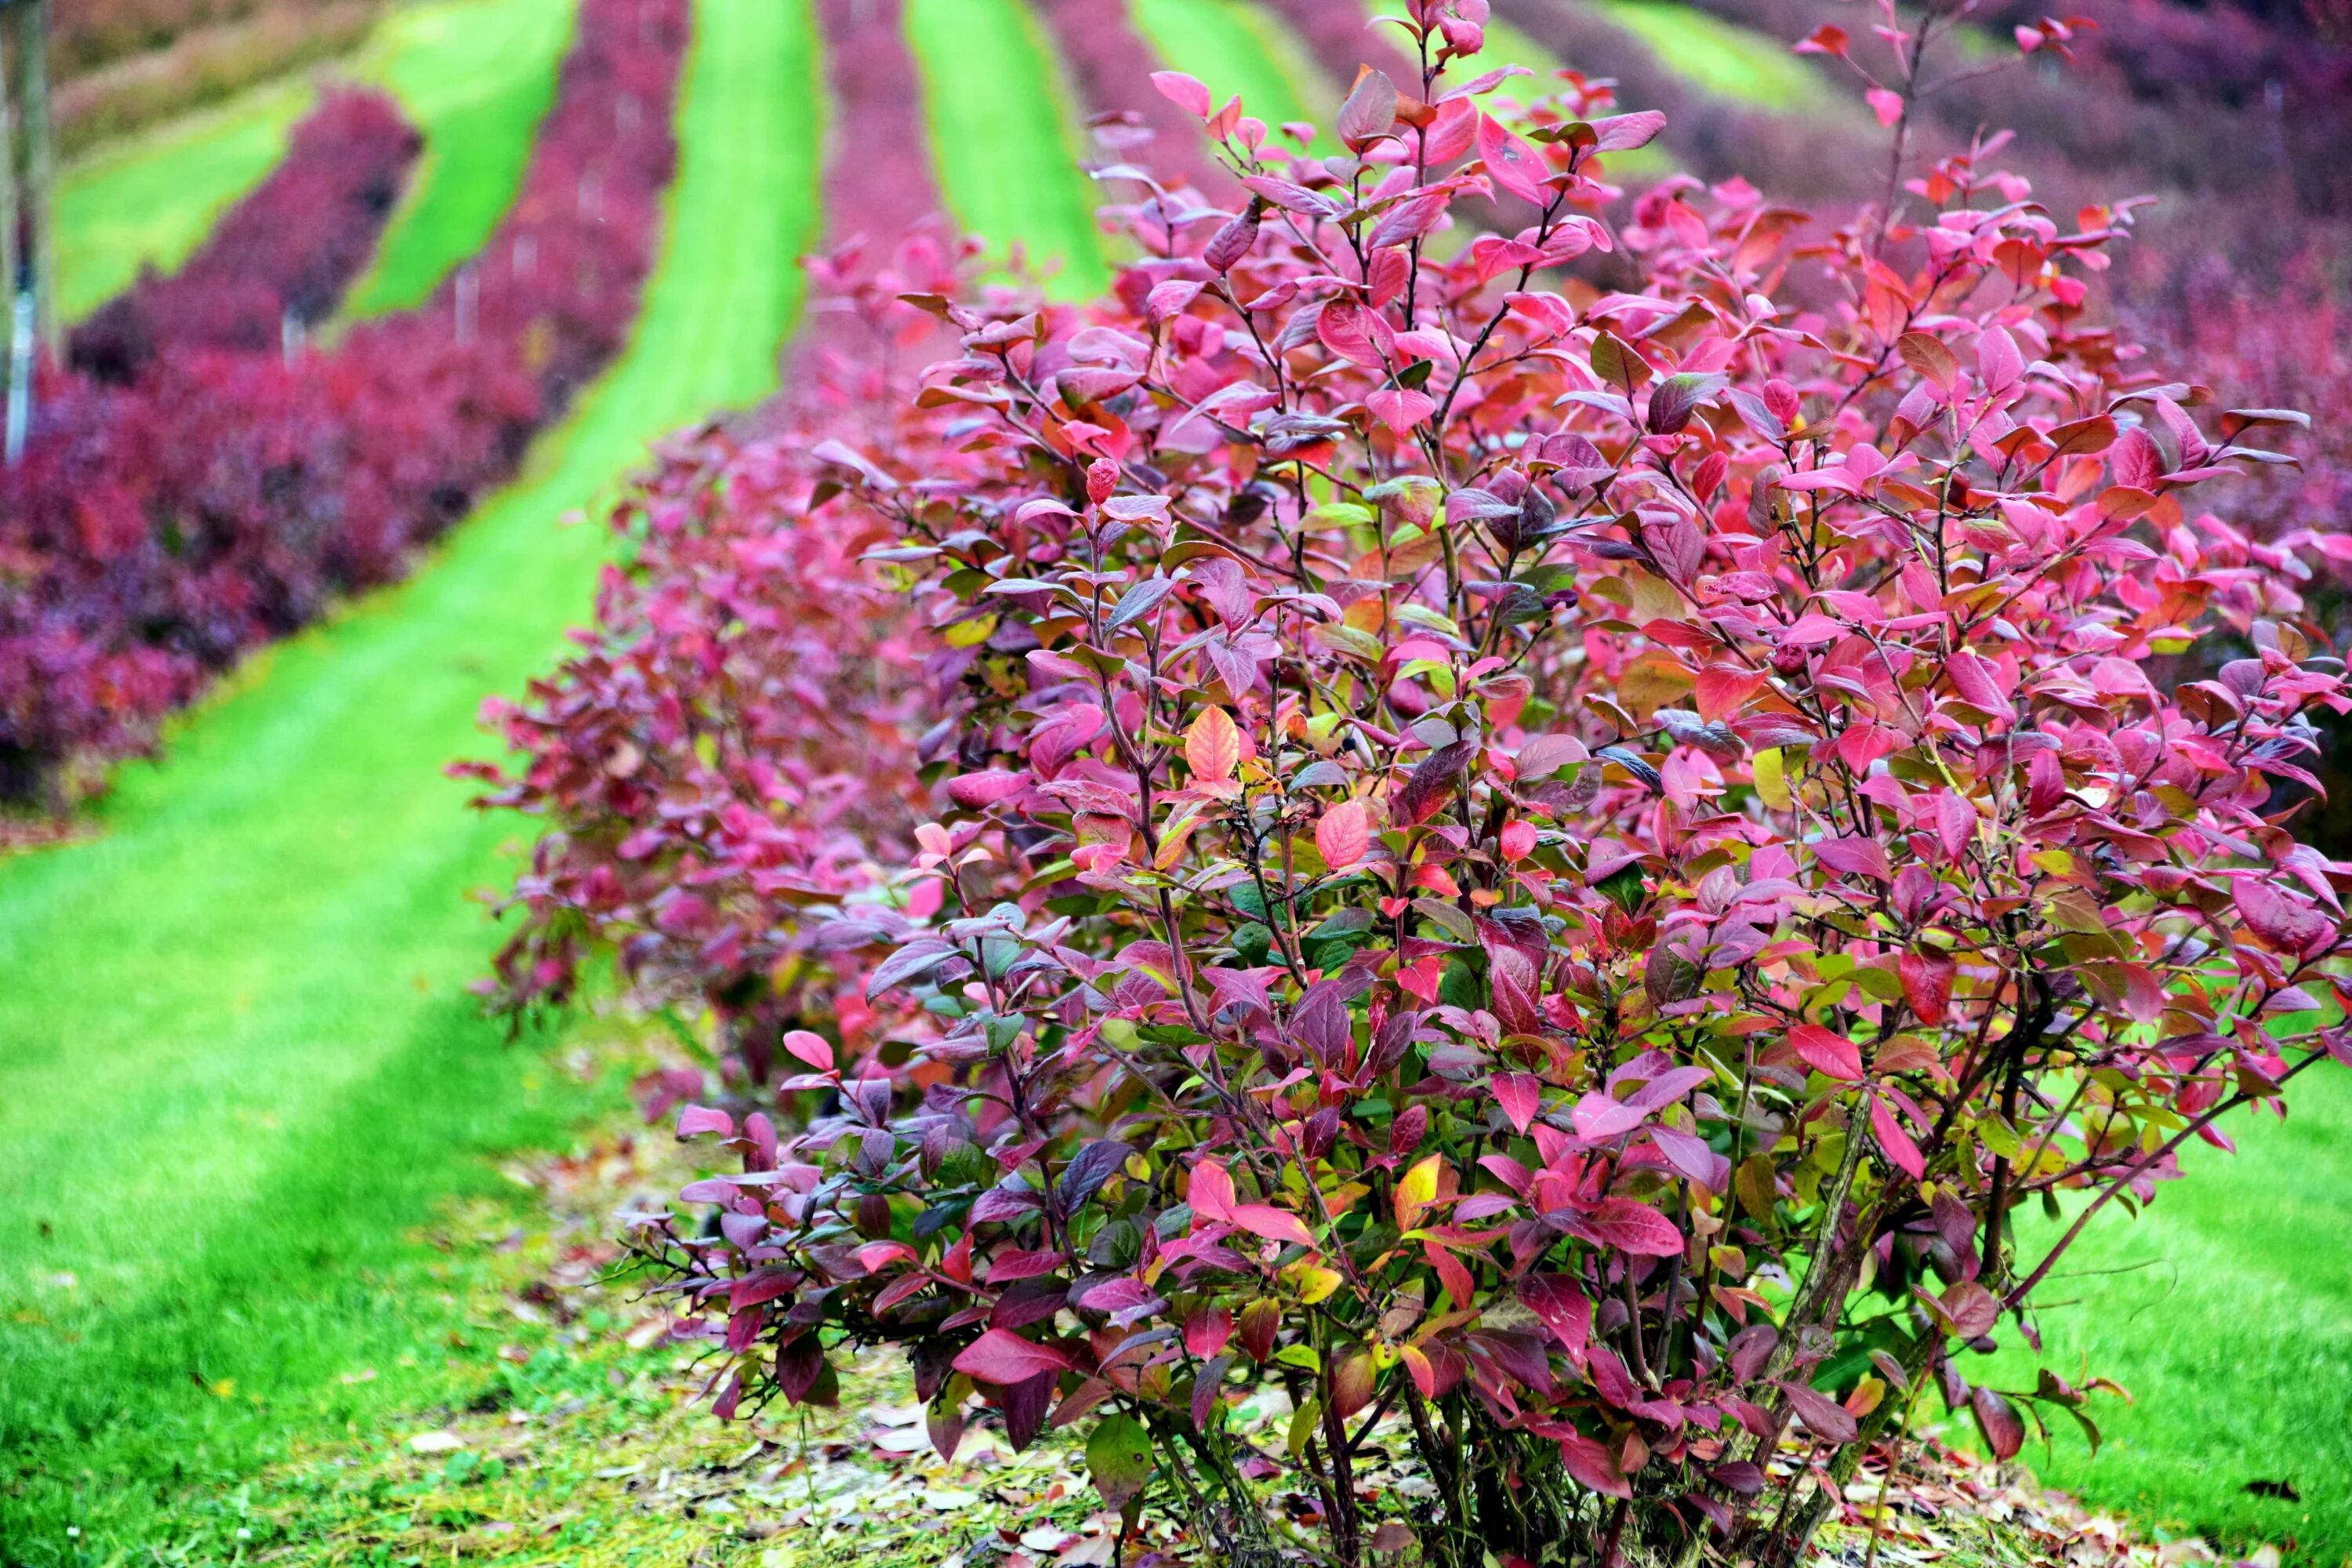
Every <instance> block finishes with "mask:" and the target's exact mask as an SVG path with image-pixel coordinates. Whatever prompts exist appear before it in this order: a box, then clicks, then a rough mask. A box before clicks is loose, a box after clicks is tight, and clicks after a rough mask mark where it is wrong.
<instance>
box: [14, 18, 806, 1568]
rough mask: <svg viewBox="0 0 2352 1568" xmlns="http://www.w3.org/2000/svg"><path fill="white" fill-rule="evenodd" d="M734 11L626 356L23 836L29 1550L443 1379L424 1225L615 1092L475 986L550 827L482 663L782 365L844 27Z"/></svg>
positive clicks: (21, 1194)
mask: <svg viewBox="0 0 2352 1568" xmlns="http://www.w3.org/2000/svg"><path fill="white" fill-rule="evenodd" d="M696 29H697V32H696V41H695V46H694V52H693V55H692V57H691V60H690V62H689V65H688V84H687V91H686V96H685V99H684V102H683V104H682V107H681V110H680V139H681V143H682V159H681V164H680V171H679V177H678V184H677V187H676V188H675V189H674V190H673V192H672V194H671V203H670V221H669V226H668V234H667V246H666V248H665V252H664V259H663V263H662V266H661V268H660V270H659V271H658V272H657V273H656V277H655V279H654V280H653V282H652V284H651V285H650V287H649V289H648V292H647V297H646V310H645V314H644V317H643V319H642V321H641V322H640V324H639V327H638V331H637V333H636V336H635V340H634V342H633V343H632V346H631V348H630V349H629V351H628V352H627V353H626V354H625V357H624V359H623V360H622V361H621V363H619V364H617V365H616V366H615V367H614V369H613V370H612V371H611V372H610V373H609V374H607V375H606V376H605V378H604V380H603V381H602V382H601V383H600V384H599V385H598V386H597V387H596V388H595V389H593V391H592V392H591V393H590V395H587V396H586V397H584V398H583V400H582V402H581V404H580V405H579V406H578V408H577V409H576V411H575V412H574V414H573V415H572V417H571V418H570V419H569V420H568V421H567V422H566V423H565V424H564V425H563V426H561V427H560V428H559V429H558V430H557V431H555V432H553V433H551V435H550V437H548V438H546V439H545V440H544V441H543V442H542V443H541V447H540V449H539V450H538V451H537V452H536V453H535V454H534V456H533V458H532V460H531V462H530V466H529V468H528V469H527V471H526V473H525V475H524V477H523V478H522V479H520V481H519V482H518V483H517V484H515V485H514V486H512V487H510V488H509V489H508V490H507V491H506V492H504V493H503V494H502V495H501V496H500V497H499V498H497V499H495V500H492V501H491V502H490V503H489V504H488V505H487V506H485V507H484V508H483V509H482V510H481V511H480V512H479V513H478V515H477V516H475V517H474V518H473V519H472V520H470V521H468V522H467V523H466V524H465V525H463V526H462V527H461V528H459V529H458V530H457V531H455V532H454V533H453V535H452V536H451V538H450V539H449V540H448V541H447V542H446V543H445V545H444V546H443V547H442V549H441V551H440V552H439V555H438V559H436V561H434V562H433V563H430V565H429V566H428V567H427V568H426V569H425V570H424V571H423V572H421V573H420V574H419V575H418V576H417V577H415V579H413V580H411V581H410V582H409V583H408V584H405V585H404V586H402V587H400V588H397V589H394V590H393V591H390V592H388V593H384V594H382V595H374V596H373V597H370V598H369V599H367V600H365V601H362V602H361V603H359V604H357V605H352V606H351V607H350V608H349V610H348V611H347V612H346V613H344V614H341V615H339V616H336V617H334V618H333V619H332V620H331V621H330V622H329V623H327V624H325V625H322V626H319V627H317V628H315V629H313V630H311V631H310V632H307V633H305V634H303V635H301V636H299V637H295V638H293V639H291V640H289V641H288V642H287V643H284V644H282V645H279V646H278V647H276V648H275V649H273V650H271V651H270V652H269V653H268V654H267V655H265V656H263V657H262V658H259V659H257V660H256V661H255V662H254V664H253V665H252V666H250V667H248V668H247V670H246V671H244V672H243V673H242V674H241V676H240V678H239V679H236V680H235V681H233V682H231V683H229V685H228V686H227V687H226V688H225V689H224V690H223V691H222V693H221V694H220V695H219V696H217V697H216V698H215V699H214V700H211V701H208V702H207V703H205V705H204V706H203V707H201V708H200V709H198V710H196V711H195V712H194V713H193V714H192V715H190V716H189V717H187V718H186V719H184V721H181V722H180V723H178V724H177V725H175V726H174V731H175V732H174V733H173V736H172V738H171V745H170V748H169V752H168V759H169V760H168V762H167V763H165V764H164V765H163V766H161V767H145V766H135V767H130V768H126V769H124V770H123V771H122V776H121V781H120V784H119V787H118V789H117V792H116V794H115V795H114V796H113V797H112V799H111V800H110V802H109V803H108V804H107V805H106V806H105V807H104V809H103V810H102V812H101V813H100V826H101V828H102V829H103V836H102V837H98V838H96V839H93V840H90V841H87V842H82V843H79V844H74V845H70V846H67V847H59V848H55V849H50V850H46V851H41V852H37V853H33V854H27V855H24V856H20V857H18V858H14V859H11V860H6V861H0V1194H5V1203H0V1258H5V1259H7V1260H8V1261H7V1266H6V1267H5V1268H4V1269H0V1542H6V1550H7V1554H8V1555H9V1557H10V1559H11V1561H16V1562H24V1563H32V1564H38V1565H41V1568H47V1564H50V1563H76V1562H84V1561H98V1562H102V1561H107V1560H109V1559H108V1554H109V1553H110V1552H115V1551H117V1550H120V1551H122V1552H130V1551H131V1550H132V1549H134V1548H135V1547H138V1546H141V1545H143V1544H145V1543H146V1542H147V1539H148V1534H147V1532H148V1531H149V1530H150V1528H151V1527H152V1523H153V1521H155V1520H156V1519H157V1518H158V1517H159V1513H158V1510H160V1509H161V1508H162V1507H163V1506H164V1503H165V1501H166V1500H167V1499H168V1498H170V1497H171V1496H172V1495H173V1493H175V1492H177V1491H180V1490H184V1489H215V1490H221V1489H229V1488H231V1487H233V1485H234V1484H235V1482H236V1479H237V1478H238V1477H240V1476H242V1475H245V1474H247V1473H249V1472H250V1470H251V1469H252V1468H253V1467H254V1466H256V1465H257V1464H259V1463H261V1462H264V1461H266V1460H268V1458H272V1457H274V1456H276V1455H278V1454H282V1453H283V1452H285V1451H286V1450H287V1448H288V1447H289V1445H294V1444H299V1443H300V1442H302V1441H304V1440H306V1438H308V1437H310V1436H319V1435H325V1434H340V1433H341V1432H342V1431H343V1430H344V1428H345V1426H346V1424H347V1423H355V1422H356V1423H366V1422H368V1421H370V1420H372V1419H374V1418H375V1417H377V1416H378V1415H381V1414H382V1413H383V1412H386V1411H390V1410H394V1409H407V1408H415V1407H416V1406H417V1405H420V1404H422V1403H425V1402H429V1400H430V1398H431V1397H433V1395H434V1394H435V1392H436V1389H437V1388H439V1387H440V1386H441V1384H442V1383H443V1381H444V1380H446V1375H447V1374H446V1370H445V1368H444V1357H445V1355H446V1345H445V1337H446V1335H448V1334H450V1333H453V1332H455V1333H459V1334H463V1333H464V1332H466V1326H465V1324H464V1322H463V1321H462V1319H461V1317H460V1315H459V1312H458V1309H457V1306H456V1305H455V1303H453V1302H452V1301H451V1300H448V1299H447V1298H446V1296H444V1295H443V1294H442V1292H441V1290H440V1289H438V1288H437V1287H436V1281H435V1278H434V1274H433V1265H434V1259H435V1258H436V1256H437V1255H436V1254H434V1253H432V1252H430V1251H428V1250H426V1249H425V1248H424V1247H420V1246H418V1245H417V1244H415V1242H413V1241H411V1240H408V1239H406V1233H407V1232H408V1231H409V1229H410V1227H412V1226H416V1225H419V1224H420V1223H422V1221H423V1220H424V1218H425V1215H427V1214H428V1213H429V1211H430V1206H431V1204H432V1202H433V1201H434V1200H435V1199H436V1198H437V1197H440V1196H442V1195H444V1194H453V1193H455V1194H463V1193H466V1192H468V1191H480V1190H482V1189H483V1188H484V1187H485V1186H486V1185H487V1184H494V1183H495V1182H496V1180H497V1178H496V1177H495V1175H493V1174H491V1173H490V1172H489V1169H488V1162H487V1160H486V1155H487V1154H488V1153H489V1152H493V1151H495V1150H498V1149H501V1148H507V1147H513V1146H516V1145H518V1144H519V1143H521V1142H534V1141H535V1142H546V1141H548V1140H551V1139H553V1138H556V1137H559V1136H560V1135H561V1133H562V1129H563V1128H564V1127H565V1126H566V1125H568V1124H569V1122H570V1121H571V1119H572V1117H574V1116H575V1115H576V1114H577V1113H578V1112H579V1111H580V1110H582V1109H583V1107H584V1106H585V1105H586V1104H587V1103H588V1102H589V1101H591V1100H593V1098H595V1097H594V1096H593V1095H592V1094H590V1093H588V1092H587V1091H583V1090H580V1089H572V1088H568V1087H565V1086H564V1085H563V1084H562V1082H561V1081H560V1079H559V1077H558V1075H556V1074H554V1073H553V1072H551V1070H550V1068H549V1065H548V1063H547V1061H546V1059H545V1058H544V1057H543V1056H542V1055H541V1054H540V1053H536V1052H532V1051H530V1050H518V1049H513V1048H510V1047H508V1046H507V1045H506V1044H505V1043H504V1042H503V1041H502V1039H501V1037H500V1035H499V1031H498V1030H497V1029H496V1028H495V1027H493V1026H490V1025H489V1024H488V1023H487V1022H485V1021H484V1020H483V1019H482V1018H481V1017H480V1016H478V1011H477V1009H476V1007H475V1006H474V1005H473V1004H472V1002H471V1000H470V999H469V998H467V996H466V995H465V994H464V993H463V985H464V984H465V982H466V981H467V980H468V979H469V978H470V977H472V976H473V975H475V974H477V973H479V972H480V970H481V967H482V964H483V963H484V959H485V955H486V953H487V951H488V945H489V943H490V941H491V937H490V933H489V931H488V929H487V927H486V925H485V922H484V918H483V915H482V911H481V910H480V909H479V908H478V906H476V905H474V904H472V903H470V902H468V901H467V894H468V892H469V891H471V890H473V889H478V888H482V887H485V886H488V885H491V884H494V883H496V882H498V881H499V880H500V879H502V877H504V876H506V875H510V863H509V861H508V860H507V859H506V858H504V856H503V854H502V852H501V847H500V846H501V843H502V841H505V840H509V839H510V838H511V837H513V836H514V834H515V825H514V824H512V823H510V822H502V821H488V820H480V819H477V818H474V817H472V816H469V815H468V814H467V810H466V808H465V801H466V798H467V793H468V791H467V787H466V786H464V785H461V784H456V783H453V782H451V781H449V780H447V779H446V778H444V777H443V776H442V775H441V772H440V770H441V766H442V764H443V763H444V762H445V761H446V759H448V758H450V757H452V756H456V755H459V754H465V753H475V754H478V753H480V752H484V751H486V750H487V749H488V747H489V745H490V742H489V741H488V738H487V737H485V736H484V735H483V734H482V733H481V732H480V731H479V730H478V728H477V725H476V721H475V714H476V708H477V704H478V701H479V699H480V697H481V695H482V693H484V692H485V691H490V690H513V689H518V688H520V685H521V684H522V682H523V681H524V680H525V679H527V678H528V677H529V676H530V674H532V673H533V672H535V671H536V670H538V669H539V668H542V667H543V666H544V665H545V663H546V662H547V659H548V658H549V656H550V655H551V653H552V652H553V651H554V650H555V648H556V647H557V646H558V644H559V640H560V637H561V633H562V628H563V626H565V625H566V624H568V623H570V622H572V621H574V620H576V619H578V618H579V617H580V616H582V615H583V614H584V612H585V610H586V608H587V605H588V604H589V597H590V594H591V591H592V588H593V581H594V577H595V574H596V571H597V569H598V566H599V564H600V563H601V562H602V561H603V560H604V558H605V555H606V552H607V548H608V546H607V539H606V535H605V534H604V531H603V530H601V529H599V528H595V527H593V526H590V527H573V528H566V527H563V526H562V520H563V519H564V518H565V516H566V514H568V513H571V512H572V511H574V510H577V509H579V508H581V507H583V505H588V504H590V503H593V501H594V500H596V498H597V497H598V496H599V495H600V494H604V493H606V492H608V491H609V489H610V488H611V486H612V484H613V482H614V479H615V478H616V477H617V476H618V475H619V474H620V473H621V472H622V471H623V470H624V469H625V468H626V467H627V466H628V465H629V464H630V463H632V462H633V461H634V460H635V458H636V457H637V456H638V455H639V454H640V453H641V452H642V451H643V447H644V443H645V442H646V440H647V439H648V438H650V437H654V436H656V435H658V434H660V433H661V432H662V431H664V430H666V429H667V428H670V427H672V426H676V425H677V424H679V423H681V422H684V421H686V420H688V419H691V418H696V417H698V416H701V415H702V414H704V413H705V412H706V411H707V410H708V409H709V408H710V407H711V406H713V405H740V404H742V403H746V402H749V401H751V400H752V399H755V398H757V397H758V396H760V395H761V394H762V393H764V392H765V391H766V390H768V389H769V388H770V387H771V386H772V384H773V381H774V377H775V369H776V355H777V351H778V348H779V346H780V344H781V341H782V337H783V335H784V333H785V331H786V329H787V327H788V325H789V323H790V321H791V320H792V319H793V314H794V313H795V311H796V310H797V308H798V304H799V290H800V288H801V274H800V272H799V270H798V268H796V267H795V266H794V265H793V258H794V257H796V256H797V255H799V254H800V253H801V252H803V250H805V249H806V248H807V247H809V246H810V245H811V244H812V243H813V242H814V237H815V233H816V219H817V212H816V183H817V164H818V134H817V129H818V128H817V125H816V122H815V116H816V112H817V111H816V109H815V107H814V106H815V105H817V104H819V103H820V102H821V101H822V95H821V92H820V90H819V81H818V73H817V55H816V50H815V46H814V37H815V35H814V23H813V20H812V19H811V17H810V16H808V14H807V12H806V8H805V6H804V5H802V4H799V3H797V0H699V3H698V5H697V8H696ZM363 1368H374V1369H375V1370H376V1371H377V1373H379V1375H377V1376H376V1377H374V1378H373V1380H371V1381H368V1382H364V1383H355V1384H345V1383H344V1382H343V1381H342V1378H343V1377H344V1376H346V1375H356V1374H357V1373H359V1372H360V1370H361V1369H363ZM68 1527H79V1529H80V1531H81V1534H80V1536H79V1538H78V1539H75V1540H72V1541H69V1540H68V1537H67V1535H66V1531H67V1530H68ZM157 1544H163V1543H161V1542H158V1543H157ZM83 1553H88V1555H87V1556H84V1555H82V1554H83Z"/></svg>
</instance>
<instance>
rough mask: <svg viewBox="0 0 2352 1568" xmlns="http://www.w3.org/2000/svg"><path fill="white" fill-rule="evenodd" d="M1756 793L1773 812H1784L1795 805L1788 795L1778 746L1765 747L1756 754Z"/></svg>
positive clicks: (1787, 776) (1787, 785)
mask: <svg viewBox="0 0 2352 1568" xmlns="http://www.w3.org/2000/svg"><path fill="white" fill-rule="evenodd" d="M1756 793H1757V795H1759V796H1760V797H1761V798H1762V800H1763V802H1764V804H1765V805H1769V806H1770V807H1771V808H1772V809H1773V810H1774V811H1786V810H1788V809H1789V808H1790V806H1791V805H1794V804H1795V802H1794V801H1793V800H1792V799H1791V798H1790V795H1789V775H1788V773H1787V772H1786V771H1785V769H1784V768H1783V767H1782V765H1781V763H1780V747H1778V746H1767V747H1765V748H1764V749H1763V750H1762V751H1760V752H1757V753H1756Z"/></svg>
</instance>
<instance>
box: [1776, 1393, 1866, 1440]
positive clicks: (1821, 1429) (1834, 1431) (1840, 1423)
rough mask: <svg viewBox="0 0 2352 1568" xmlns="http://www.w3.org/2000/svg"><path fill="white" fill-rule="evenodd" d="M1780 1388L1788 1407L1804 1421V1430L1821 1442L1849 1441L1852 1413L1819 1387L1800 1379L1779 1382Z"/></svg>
mask: <svg viewBox="0 0 2352 1568" xmlns="http://www.w3.org/2000/svg"><path fill="white" fill-rule="evenodd" d="M1780 1392H1781V1393H1782V1394H1785V1395H1786V1396H1787V1397H1788V1401H1789V1408H1790V1409H1791V1410H1793V1411H1795V1412H1796V1413H1797V1419H1798V1420H1800V1421H1801V1422H1803V1423H1804V1424H1805V1430H1806V1431H1808V1432H1811V1434H1812V1435H1813V1436H1816V1437H1819V1438H1821V1439H1822V1441H1823V1442H1825V1443H1851V1442H1853V1438H1854V1432H1855V1430H1856V1429H1855V1426H1854V1424H1853V1412H1852V1411H1850V1410H1848V1409H1847V1408H1846V1407H1845V1406H1844V1405H1840V1404H1839V1403H1838V1402H1837V1401H1836V1400H1834V1399H1832V1398H1831V1397H1830V1396H1829V1395H1828V1394H1823V1393H1822V1392H1821V1391H1820V1390H1819V1389H1817V1388H1814V1387H1811V1385H1810V1384H1802V1383H1783V1384H1780Z"/></svg>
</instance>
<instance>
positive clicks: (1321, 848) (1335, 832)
mask: <svg viewBox="0 0 2352 1568" xmlns="http://www.w3.org/2000/svg"><path fill="white" fill-rule="evenodd" d="M1371 842H1372V830H1371V823H1370V820H1369V819H1368V818H1367V817H1366V816H1365V814H1364V803H1363V802H1362V801H1360V800H1343V801H1341V802H1340V803H1339V805H1335V806H1333V807H1332V808H1331V809H1330V810H1328V811H1327V812H1325V813H1324V814H1323V820H1322V821H1320V822H1318V823H1317V824H1316V825H1315V852H1316V853H1317V854H1318V855H1320V856H1322V857H1323V864H1324V865H1326V866H1328V867H1329V868H1331V869H1332V870H1334V871H1338V870H1342V869H1344V868H1347V867H1349V866H1352V865H1354V864H1355V863H1356V862H1357V861H1359V860H1360V859H1362V858H1364V851H1365V850H1366V849H1368V848H1370V847H1371Z"/></svg>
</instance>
